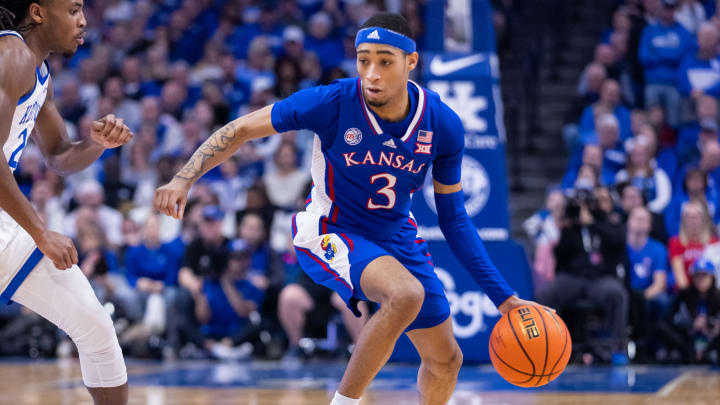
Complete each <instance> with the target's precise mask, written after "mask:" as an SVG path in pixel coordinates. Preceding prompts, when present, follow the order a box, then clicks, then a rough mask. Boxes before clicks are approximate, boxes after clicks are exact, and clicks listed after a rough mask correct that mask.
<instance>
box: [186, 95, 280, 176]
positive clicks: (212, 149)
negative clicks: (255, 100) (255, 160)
mask: <svg viewBox="0 0 720 405" xmlns="http://www.w3.org/2000/svg"><path fill="white" fill-rule="evenodd" d="M271 111H272V105H269V106H267V107H264V108H261V109H260V110H257V111H254V112H252V113H250V114H247V115H244V116H242V117H240V118H238V119H236V120H234V121H231V122H230V123H228V124H227V125H225V126H224V127H222V128H220V129H219V130H217V131H215V132H214V133H213V134H212V135H210V137H209V138H208V139H207V140H205V142H203V144H202V145H200V147H199V148H198V149H197V150H196V151H195V153H194V154H193V155H192V157H190V160H188V162H187V163H186V164H185V166H184V167H183V168H182V170H180V172H178V174H176V175H175V178H174V179H173V180H174V181H181V182H184V183H188V184H192V183H194V182H195V181H197V179H199V178H200V177H202V176H203V175H204V174H205V173H207V172H208V171H210V170H211V169H212V168H214V167H215V166H217V165H219V164H220V163H222V162H224V161H226V160H228V159H229V158H230V157H231V156H232V155H233V154H234V153H235V152H236V151H237V150H238V148H239V147H240V145H242V144H243V143H245V142H247V141H249V140H250V139H255V138H262V137H265V136H269V135H272V134H274V133H275V132H276V131H275V130H274V128H273V127H272V123H271V118H270V114H271Z"/></svg>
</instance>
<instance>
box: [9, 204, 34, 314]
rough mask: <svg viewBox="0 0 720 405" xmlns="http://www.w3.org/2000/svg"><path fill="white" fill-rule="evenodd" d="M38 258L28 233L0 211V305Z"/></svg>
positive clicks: (10, 295) (10, 294)
mask: <svg viewBox="0 0 720 405" xmlns="http://www.w3.org/2000/svg"><path fill="white" fill-rule="evenodd" d="M40 259H42V253H40V251H39V250H37V246H36V245H35V241H34V240H33V239H32V238H31V237H30V234H28V233H27V232H26V231H25V229H23V228H22V227H21V226H20V225H18V224H17V222H15V221H14V220H13V219H12V218H10V216H9V215H8V214H7V213H6V212H5V211H0V305H4V304H5V303H7V302H8V301H10V297H12V295H13V293H14V292H15V291H16V290H17V288H18V287H19V286H20V284H21V283H22V282H23V281H24V280H25V278H26V277H27V274H28V273H29V272H30V271H32V269H33V268H34V267H35V266H36V265H37V264H38V262H39V261H40ZM26 263H27V264H26ZM23 266H24V267H23ZM21 269H22V270H23V271H22V272H21V271H20V270H21Z"/></svg>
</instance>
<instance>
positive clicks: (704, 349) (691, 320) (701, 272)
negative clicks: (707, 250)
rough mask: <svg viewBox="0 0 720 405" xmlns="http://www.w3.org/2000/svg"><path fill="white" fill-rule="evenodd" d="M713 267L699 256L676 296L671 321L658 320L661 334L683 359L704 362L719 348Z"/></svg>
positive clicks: (719, 302) (719, 310) (719, 297)
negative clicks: (683, 287)
mask: <svg viewBox="0 0 720 405" xmlns="http://www.w3.org/2000/svg"><path fill="white" fill-rule="evenodd" d="M715 271H716V269H715V266H714V265H713V264H712V262H711V261H709V260H698V261H697V262H696V263H695V264H694V265H693V267H692V270H691V273H690V274H691V281H692V283H691V284H690V285H689V287H688V288H687V289H685V290H683V291H680V293H679V294H678V296H677V298H676V299H675V302H674V304H673V308H672V311H671V318H670V321H668V322H662V323H661V324H660V328H661V332H662V333H661V334H660V337H661V338H662V339H663V340H664V341H665V342H666V343H667V344H668V345H669V346H670V347H672V348H674V349H676V350H678V351H680V353H681V355H682V356H683V360H684V361H686V362H694V363H700V362H707V361H709V360H710V357H709V356H708V355H709V354H710V353H711V352H712V351H718V350H720V338H719V335H720V291H718V289H717V288H715V286H714V285H713V284H714V281H713V278H714V276H713V273H714V272H715ZM714 363H715V364H717V353H716V356H715V361H714Z"/></svg>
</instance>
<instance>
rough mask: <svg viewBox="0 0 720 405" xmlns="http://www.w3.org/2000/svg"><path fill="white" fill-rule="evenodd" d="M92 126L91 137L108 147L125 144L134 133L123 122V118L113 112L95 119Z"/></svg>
mask: <svg viewBox="0 0 720 405" xmlns="http://www.w3.org/2000/svg"><path fill="white" fill-rule="evenodd" d="M90 128H91V129H90V138H92V140H93V141H95V143H97V144H98V145H101V146H102V147H104V148H107V149H112V148H117V147H118V146H122V145H125V144H126V143H128V142H130V140H132V138H133V133H132V132H130V128H128V127H127V125H125V124H124V123H123V120H122V118H118V117H116V116H115V115H113V114H110V115H106V116H105V117H103V118H102V119H100V120H97V121H93V123H92V126H91V127H90Z"/></svg>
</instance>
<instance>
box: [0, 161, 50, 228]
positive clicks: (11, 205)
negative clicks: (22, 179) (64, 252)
mask: <svg viewBox="0 0 720 405" xmlns="http://www.w3.org/2000/svg"><path fill="white" fill-rule="evenodd" d="M0 208H2V209H3V210H4V211H5V212H7V213H8V214H9V215H10V216H11V217H12V218H13V219H14V220H15V222H17V223H18V224H19V225H20V226H21V227H22V228H23V229H25V231H27V233H29V234H30V236H31V237H32V238H33V239H34V240H37V239H38V238H39V237H40V235H42V233H43V232H44V231H45V228H46V227H45V224H44V223H43V222H42V220H41V219H40V216H39V215H38V214H37V212H35V210H34V209H33V207H32V204H30V201H28V199H27V198H25V196H24V195H23V193H22V192H21V191H20V188H19V187H18V185H17V182H16V181H15V178H14V177H13V175H12V172H11V171H10V168H9V167H8V166H7V165H6V164H0Z"/></svg>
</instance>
